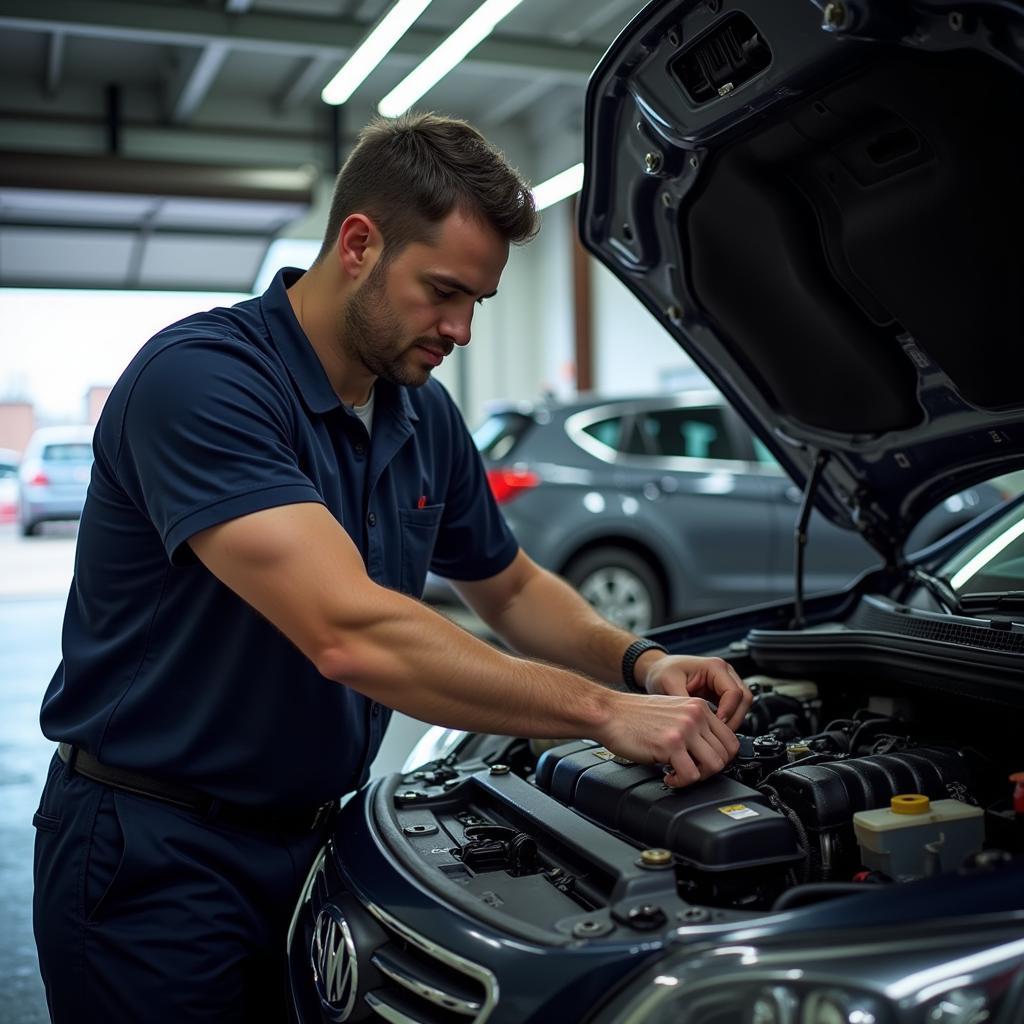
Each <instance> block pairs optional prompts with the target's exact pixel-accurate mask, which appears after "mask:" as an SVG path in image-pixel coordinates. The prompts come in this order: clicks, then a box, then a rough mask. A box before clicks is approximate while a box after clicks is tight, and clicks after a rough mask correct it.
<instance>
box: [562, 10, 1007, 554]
mask: <svg viewBox="0 0 1024 1024" xmlns="http://www.w3.org/2000/svg"><path fill="white" fill-rule="evenodd" d="M1022 116H1024V14H1022V12H1021V9H1020V7H1019V6H1018V5H1017V4H1016V3H970V2H968V3H957V4H956V5H955V8H954V5H952V4H949V3H943V2H938V0H932V2H929V3H923V2H922V3H912V2H902V3H901V2H899V0H882V2H877V3H869V2H861V3H858V4H857V5H856V7H854V5H853V4H845V3H835V2H832V3H828V4H818V3H813V2H811V0H735V2H730V0H722V2H718V0H703V2H700V3H696V2H668V3H665V2H656V3H653V4H651V5H649V6H648V7H647V8H646V9H645V10H644V11H643V12H642V13H641V14H640V15H638V16H637V18H635V19H634V21H633V22H632V23H631V24H630V25H629V26H628V27H627V29H626V30H625V31H624V32H623V34H622V35H621V36H620V38H619V39H618V40H617V41H616V42H615V44H613V46H612V47H611V49H610V50H609V52H608V54H607V55H606V56H605V58H604V59H603V61H602V62H601V64H600V65H599V66H598V68H597V70H596V71H595V73H594V76H593V77H592V79H591V82H590V86H589V89H588V93H587V126H586V127H587V139H586V153H587V173H586V179H585V183H584V189H583V196H582V201H581V204H580V231H581V236H582V238H583V242H584V244H585V245H586V246H587V248H588V249H589V250H590V251H591V252H593V253H594V255H595V256H597V257H598V258H599V259H600V260H601V261H602V262H603V263H605V264H606V265H607V266H608V267H609V268H610V269H611V270H612V271H613V273H615V274H616V276H618V277H619V279H620V280H622V281H623V282H624V283H625V284H626V285H627V286H628V287H629V288H630V289H631V290H632V291H633V292H634V293H635V294H636V295H637V296H638V297H639V298H640V299H641V300H642V301H643V303H644V304H645V305H646V306H647V307H648V309H650V310H651V312H652V313H654V315H655V316H657V317H658V318H659V319H660V321H661V322H662V323H663V324H664V326H665V327H666V329H667V330H669V331H670V332H671V333H672V334H673V336H674V337H675V338H676V339H677V340H678V342H679V343H680V344H681V345H682V346H683V347H684V348H685V349H686V350H687V351H688V352H689V353H690V355H691V356H692V358H693V359H694V361H695V362H696V363H697V365H698V366H699V367H700V368H701V369H702V370H703V371H704V372H705V373H706V374H707V375H708V376H709V377H710V378H711V379H712V380H713V381H714V383H715V384H716V385H717V386H718V387H719V388H720V389H721V390H722V392H723V393H724V394H725V396H726V397H727V398H728V399H729V400H730V401H731V402H732V403H733V404H734V405H735V407H736V408H737V409H738V411H739V412H740V414H741V415H743V416H744V418H745V419H746V420H747V421H748V423H749V424H750V426H751V427H752V428H753V429H754V430H755V431H756V432H757V433H758V434H759V435H760V437H761V438H762V440H763V441H764V442H765V444H766V445H767V446H768V447H769V449H770V450H771V451H772V452H773V454H775V455H776V457H777V458H778V459H779V460H780V462H781V463H782V464H783V465H784V466H785V468H786V469H787V470H788V471H789V472H790V473H791V474H792V475H793V476H794V478H796V479H797V480H803V481H806V480H807V478H808V477H809V476H810V473H811V469H812V467H813V465H814V464H815V462H816V461H818V460H820V459H821V457H822V456H823V455H824V456H825V457H826V459H827V461H826V463H825V466H824V469H823V472H822V475H821V481H822V483H821V488H820V491H819V493H818V495H817V503H818V506H819V508H821V509H822V511H823V512H825V514H826V515H829V516H830V517H831V518H832V519H833V520H835V521H836V522H839V523H840V524H842V525H847V526H849V527H851V528H855V529H859V530H861V531H862V532H863V533H864V535H865V537H866V538H867V539H868V541H869V542H870V543H872V544H873V545H874V546H875V547H876V548H877V549H878V550H879V551H880V552H881V553H882V554H883V555H884V556H885V557H886V559H887V560H889V561H895V560H897V559H898V557H899V553H900V550H901V547H902V543H903V541H904V539H905V538H906V536H907V534H908V533H909V532H910V530H911V528H912V527H913V525H914V524H915V522H917V520H919V519H920V518H921V516H922V515H924V513H925V512H926V511H927V510H928V509H929V508H931V507H932V506H934V505H935V504H936V503H937V502H938V501H939V500H941V499H942V498H943V497H945V496H947V495H949V494H951V493H954V492H955V491H957V490H960V489H962V488H964V487H966V486H967V485H968V484H971V483H975V482H977V481H979V480H982V479H986V478H989V477H992V476H995V475H997V474H999V473H1002V472H1007V471H1009V470H1011V469H1014V468H1019V467H1020V466H1021V465H1022V464H1024V202H1022V196H1021V193H1022V191H1024V146H1022V141H1021V139H1022V132H1021V124H1022Z"/></svg>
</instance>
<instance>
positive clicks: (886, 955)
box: [596, 914, 1024, 1024]
mask: <svg viewBox="0 0 1024 1024" xmlns="http://www.w3.org/2000/svg"><path fill="white" fill-rule="evenodd" d="M900 931H901V930H899V929H896V930H894V929H892V928H886V929H885V931H884V933H882V934H877V933H876V934H871V933H867V932H864V931H859V932H857V933H855V934H853V933H850V932H839V931H836V932H832V933H829V934H822V933H817V934H816V935H815V937H814V938H813V939H810V938H808V937H807V936H804V937H803V942H800V940H792V939H791V940H789V941H787V942H785V944H783V943H782V942H779V941H777V940H771V941H768V940H765V941H764V942H757V941H755V942H754V943H751V944H750V945H746V944H744V945H735V944H733V945H727V946H718V947H715V948H704V949H703V950H701V951H699V952H691V953H689V954H684V953H680V954H676V956H675V957H673V958H671V959H669V960H662V961H661V962H660V963H659V964H657V965H656V966H655V967H654V968H651V969H649V970H646V971H645V972H644V973H643V974H641V975H640V976H638V977H636V978H635V979H634V980H633V981H632V983H631V984H630V985H629V986H628V987H627V988H626V989H624V990H623V991H622V992H621V993H620V994H619V995H618V996H617V997H616V998H615V999H613V1000H612V1002H611V1003H609V1004H607V1005H606V1006H605V1008H604V1009H603V1010H602V1011H601V1012H600V1013H599V1014H598V1015H597V1017H596V1021H597V1022H599V1024H641V1022H642V1024H1020V1022H1022V1021H1024V938H1022V937H1021V936H1022V934H1024V919H1022V918H1021V916H1019V915H1011V914H1007V915H1006V916H1005V917H1002V918H1001V919H1000V920H999V921H998V923H996V924H993V925H985V926H981V925H978V923H977V922H976V921H975V922H974V923H973V926H969V925H966V924H964V923H962V922H954V923H952V924H951V925H950V927H949V929H948V932H947V933H946V934H942V932H943V930H942V929H938V928H934V927H933V928H930V929H928V930H927V931H923V930H922V929H921V928H920V927H919V928H918V929H917V930H916V931H914V930H907V931H906V932H904V933H903V934H900Z"/></svg>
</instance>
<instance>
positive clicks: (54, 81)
mask: <svg viewBox="0 0 1024 1024" xmlns="http://www.w3.org/2000/svg"><path fill="white" fill-rule="evenodd" d="M63 70H64V33H63V32H52V33H50V38H49V41H48V44H47V47H46V78H45V80H44V82H43V89H44V90H45V92H46V95H47V96H55V95H56V94H57V90H58V89H59V88H60V76H61V72H62V71H63Z"/></svg>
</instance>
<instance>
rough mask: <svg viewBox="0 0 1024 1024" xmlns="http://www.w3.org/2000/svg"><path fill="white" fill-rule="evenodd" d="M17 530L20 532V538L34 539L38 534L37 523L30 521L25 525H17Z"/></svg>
mask: <svg viewBox="0 0 1024 1024" xmlns="http://www.w3.org/2000/svg"><path fill="white" fill-rule="evenodd" d="M18 528H19V529H20V530H21V535H22V537H34V536H35V535H36V534H37V533H38V532H39V523H38V522H37V521H35V520H31V521H29V522H27V523H19V524H18Z"/></svg>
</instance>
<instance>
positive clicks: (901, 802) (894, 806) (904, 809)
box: [889, 793, 931, 814]
mask: <svg viewBox="0 0 1024 1024" xmlns="http://www.w3.org/2000/svg"><path fill="white" fill-rule="evenodd" d="M889 807H890V809H891V810H892V812H893V814H927V813H928V811H929V810H930V809H931V802H930V801H929V800H928V797H926V796H923V795H922V794H921V793H900V794H899V795H898V796H894V797H893V798H892V800H890V801H889Z"/></svg>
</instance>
